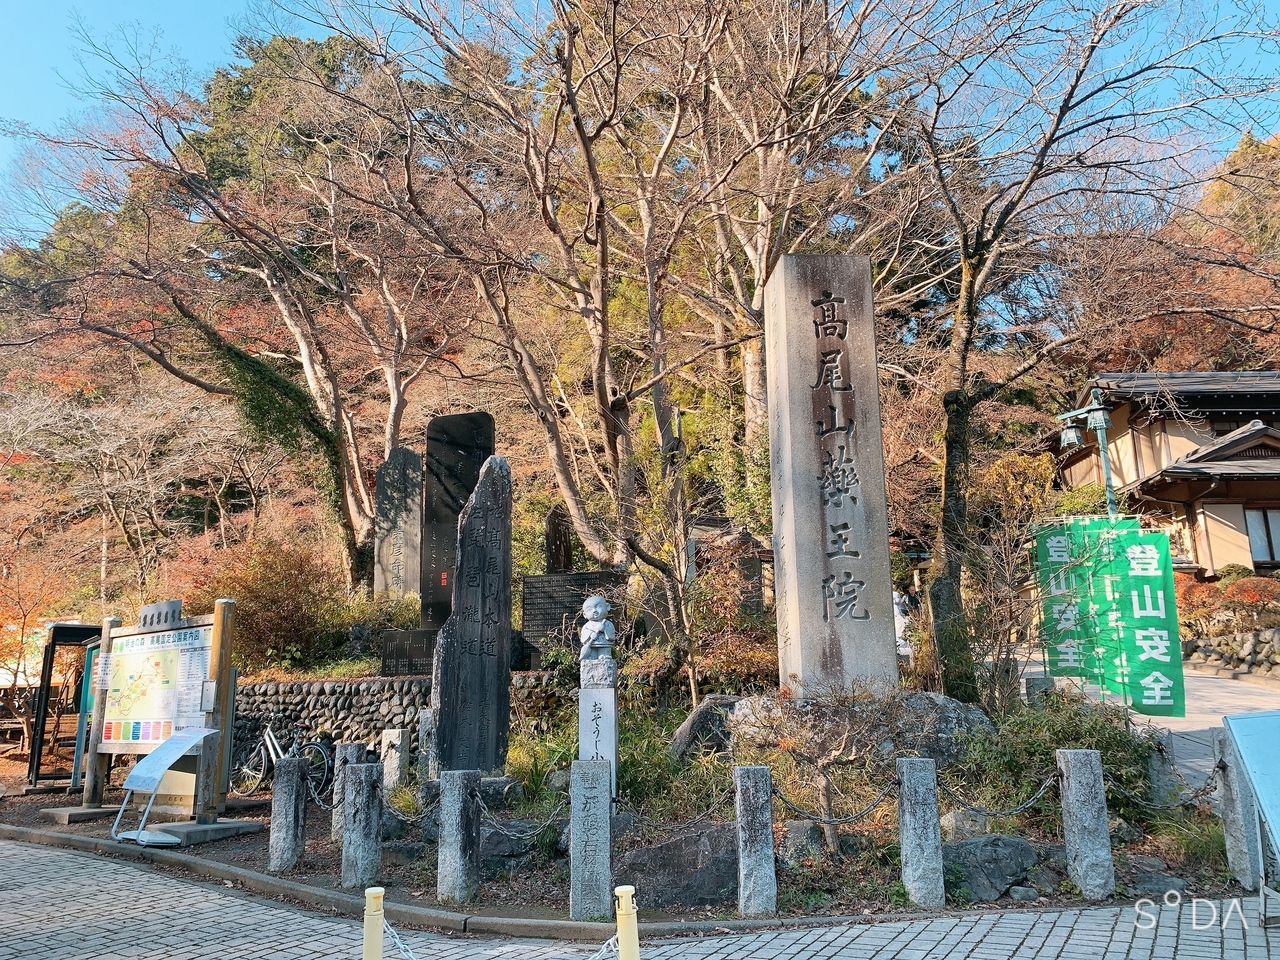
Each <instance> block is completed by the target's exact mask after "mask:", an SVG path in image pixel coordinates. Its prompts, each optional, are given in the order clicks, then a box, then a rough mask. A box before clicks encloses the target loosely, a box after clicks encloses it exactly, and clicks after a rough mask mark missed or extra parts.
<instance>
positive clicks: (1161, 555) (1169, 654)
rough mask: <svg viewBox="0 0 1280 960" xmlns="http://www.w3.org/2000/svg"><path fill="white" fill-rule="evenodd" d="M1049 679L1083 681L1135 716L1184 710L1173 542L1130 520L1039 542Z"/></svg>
mask: <svg viewBox="0 0 1280 960" xmlns="http://www.w3.org/2000/svg"><path fill="white" fill-rule="evenodd" d="M1036 569H1037V575H1038V582H1039V586H1040V592H1041V598H1042V610H1041V613H1042V618H1041V637H1042V639H1043V643H1044V649H1045V666H1046V668H1047V670H1048V671H1049V673H1050V674H1053V675H1054V676H1062V677H1079V678H1082V679H1084V680H1087V681H1090V682H1093V683H1097V684H1098V685H1099V686H1101V687H1103V688H1104V689H1106V690H1108V691H1109V692H1111V693H1114V694H1117V695H1119V696H1121V697H1123V698H1124V700H1125V702H1126V703H1127V704H1129V705H1130V706H1132V707H1133V709H1134V710H1136V711H1137V712H1139V713H1143V714H1150V715H1153V716H1172V717H1181V716H1184V715H1185V713H1186V698H1185V693H1184V688H1183V677H1182V646H1181V643H1180V641H1179V637H1178V612H1177V607H1176V601H1175V595H1174V583H1173V564H1172V560H1171V557H1170V552H1169V537H1168V535H1167V534H1164V533H1160V532H1158V531H1151V530H1146V531H1144V530H1142V529H1141V526H1140V524H1139V522H1138V520H1137V519H1136V518H1134V517H1116V518H1110V517H1085V518H1073V519H1069V520H1065V521H1063V522H1061V523H1059V524H1054V525H1052V526H1047V527H1045V528H1043V529H1041V530H1040V532H1039V533H1038V534H1037V536H1036Z"/></svg>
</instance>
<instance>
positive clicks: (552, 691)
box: [235, 671, 568, 751]
mask: <svg viewBox="0 0 1280 960" xmlns="http://www.w3.org/2000/svg"><path fill="white" fill-rule="evenodd" d="M550 679H551V674H550V673H547V672H545V671H528V672H521V673H513V674H512V675H511V719H512V722H513V723H514V722H516V720H517V719H518V718H520V717H522V716H523V717H525V718H528V717H530V716H535V717H536V716H538V715H541V714H545V713H547V712H549V711H551V710H554V709H555V708H557V707H558V706H560V705H561V704H562V703H564V702H566V701H567V699H568V698H567V697H566V695H565V693H564V691H559V690H557V689H556V688H554V687H552V686H551V685H550ZM430 705H431V678H430V677H426V676H423V677H375V678H369V679H364V680H316V681H310V682H299V683H241V684H239V685H238V686H237V687H236V731H235V738H236V748H237V749H238V748H239V747H240V746H241V745H242V744H244V743H247V742H249V741H251V740H252V739H253V738H254V737H256V736H258V734H259V733H260V732H261V730H262V725H263V722H264V721H265V720H266V718H267V717H269V716H272V715H278V716H277V717H276V719H275V720H274V721H273V726H274V729H275V731H276V734H277V735H278V736H281V735H286V734H289V733H291V731H292V729H293V724H294V723H296V722H297V721H299V720H302V721H304V722H305V723H309V724H311V726H312V727H314V728H315V734H321V733H325V734H328V735H330V736H332V738H333V740H334V741H335V742H339V743H344V742H345V743H373V742H375V741H377V740H380V739H381V737H382V731H383V730H394V729H401V730H409V731H411V733H412V738H411V739H412V742H413V748H412V749H413V750H414V751H416V750H417V737H418V711H420V710H421V709H422V708H423V707H427V706H430Z"/></svg>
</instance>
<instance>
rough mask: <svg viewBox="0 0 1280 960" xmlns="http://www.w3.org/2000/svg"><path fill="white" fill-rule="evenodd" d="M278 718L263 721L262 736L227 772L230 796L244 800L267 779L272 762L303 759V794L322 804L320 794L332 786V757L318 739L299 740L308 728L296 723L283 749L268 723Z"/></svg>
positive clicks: (273, 716)
mask: <svg viewBox="0 0 1280 960" xmlns="http://www.w3.org/2000/svg"><path fill="white" fill-rule="evenodd" d="M278 716H279V715H278V714H274V715H272V716H270V717H268V718H267V723H266V726H265V727H263V729H262V736H260V737H258V739H257V740H255V741H254V742H253V743H252V744H250V745H249V748H248V752H247V753H246V754H245V755H244V759H243V760H242V761H241V762H240V763H238V764H237V765H236V766H235V769H234V770H232V771H231V784H230V788H231V793H233V794H234V795H235V796H237V797H247V796H248V795H249V794H251V793H253V792H254V791H255V790H257V789H258V788H259V787H261V786H262V783H263V781H265V780H268V779H269V778H270V776H271V773H272V772H273V771H274V769H275V765H276V763H277V762H278V761H279V760H280V759H281V758H283V757H303V758H305V759H306V760H307V762H308V764H309V767H308V770H307V792H308V793H309V794H310V795H311V799H312V800H314V801H315V802H316V803H319V804H323V803H324V799H323V798H324V795H325V793H326V792H327V791H328V790H329V788H330V787H332V786H333V784H332V781H331V774H332V773H333V757H332V756H331V755H330V753H329V748H328V747H327V746H325V744H324V743H323V742H322V741H320V740H303V737H304V736H305V735H306V732H307V731H309V730H310V729H311V727H310V725H308V724H306V723H303V722H302V721H298V722H297V723H295V724H294V725H293V742H292V743H291V744H290V745H289V748H288V749H287V750H286V749H285V748H284V747H283V746H281V744H280V739H279V738H278V737H277V736H276V732H275V730H274V729H273V728H272V726H271V721H272V720H274V719H276V718H277V717H278Z"/></svg>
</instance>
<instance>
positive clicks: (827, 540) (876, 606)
mask: <svg viewBox="0 0 1280 960" xmlns="http://www.w3.org/2000/svg"><path fill="white" fill-rule="evenodd" d="M765 356H766V362H767V367H768V386H769V443H770V466H771V471H772V491H773V532H774V565H775V568H774V588H775V591H776V598H777V620H778V668H779V675H780V676H779V682H780V683H781V684H782V685H783V686H785V687H787V688H788V689H790V690H791V692H792V693H793V694H795V695H797V696H814V695H819V694H823V693H830V692H835V691H847V690H848V689H849V688H850V686H851V685H852V684H854V683H856V682H859V681H862V682H866V681H871V682H896V680H897V677H898V659H897V645H896V641H895V637H894V626H893V587H892V585H891V583H890V579H889V529H888V508H887V501H886V497H885V486H884V447H883V441H882V439H881V431H880V395H879V388H878V383H877V377H876V348H875V326H874V318H873V314H872V306H871V265H870V262H869V261H868V260H867V259H866V258H864V257H842V256H786V257H783V258H782V262H781V263H780V264H779V265H778V267H777V268H776V269H775V270H774V273H773V276H772V277H771V278H770V280H769V284H768V286H767V287H766V288H765Z"/></svg>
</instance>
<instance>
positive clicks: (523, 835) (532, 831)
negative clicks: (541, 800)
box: [471, 792, 569, 843]
mask: <svg viewBox="0 0 1280 960" xmlns="http://www.w3.org/2000/svg"><path fill="white" fill-rule="evenodd" d="M471 796H472V798H473V799H474V800H475V801H476V802H477V803H478V804H480V819H482V820H484V821H485V822H486V823H488V824H489V826H491V827H493V829H495V830H497V831H498V832H499V833H500V834H502V835H503V836H504V837H506V838H507V839H508V840H515V841H516V842H517V843H523V842H525V841H527V840H533V839H535V838H536V837H537V836H538V835H539V834H541V833H542V831H543V830H546V829H547V827H549V826H551V825H552V824H553V823H555V822H556V820H558V819H559V818H560V813H561V811H562V810H564V808H565V804H567V803H568V802H569V801H568V800H567V799H565V800H561V801H560V804H559V806H557V807H556V808H555V809H554V810H552V811H551V815H550V816H548V817H547V818H546V819H545V820H543V821H542V822H541V823H539V824H538V825H537V826H535V827H531V828H529V829H527V830H509V829H507V827H506V826H505V825H504V821H502V820H499V819H498V818H497V817H495V816H494V815H493V814H492V813H491V812H490V810H489V808H488V806H486V805H485V802H484V797H482V796H480V794H479V793H478V792H477V793H473V794H471Z"/></svg>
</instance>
